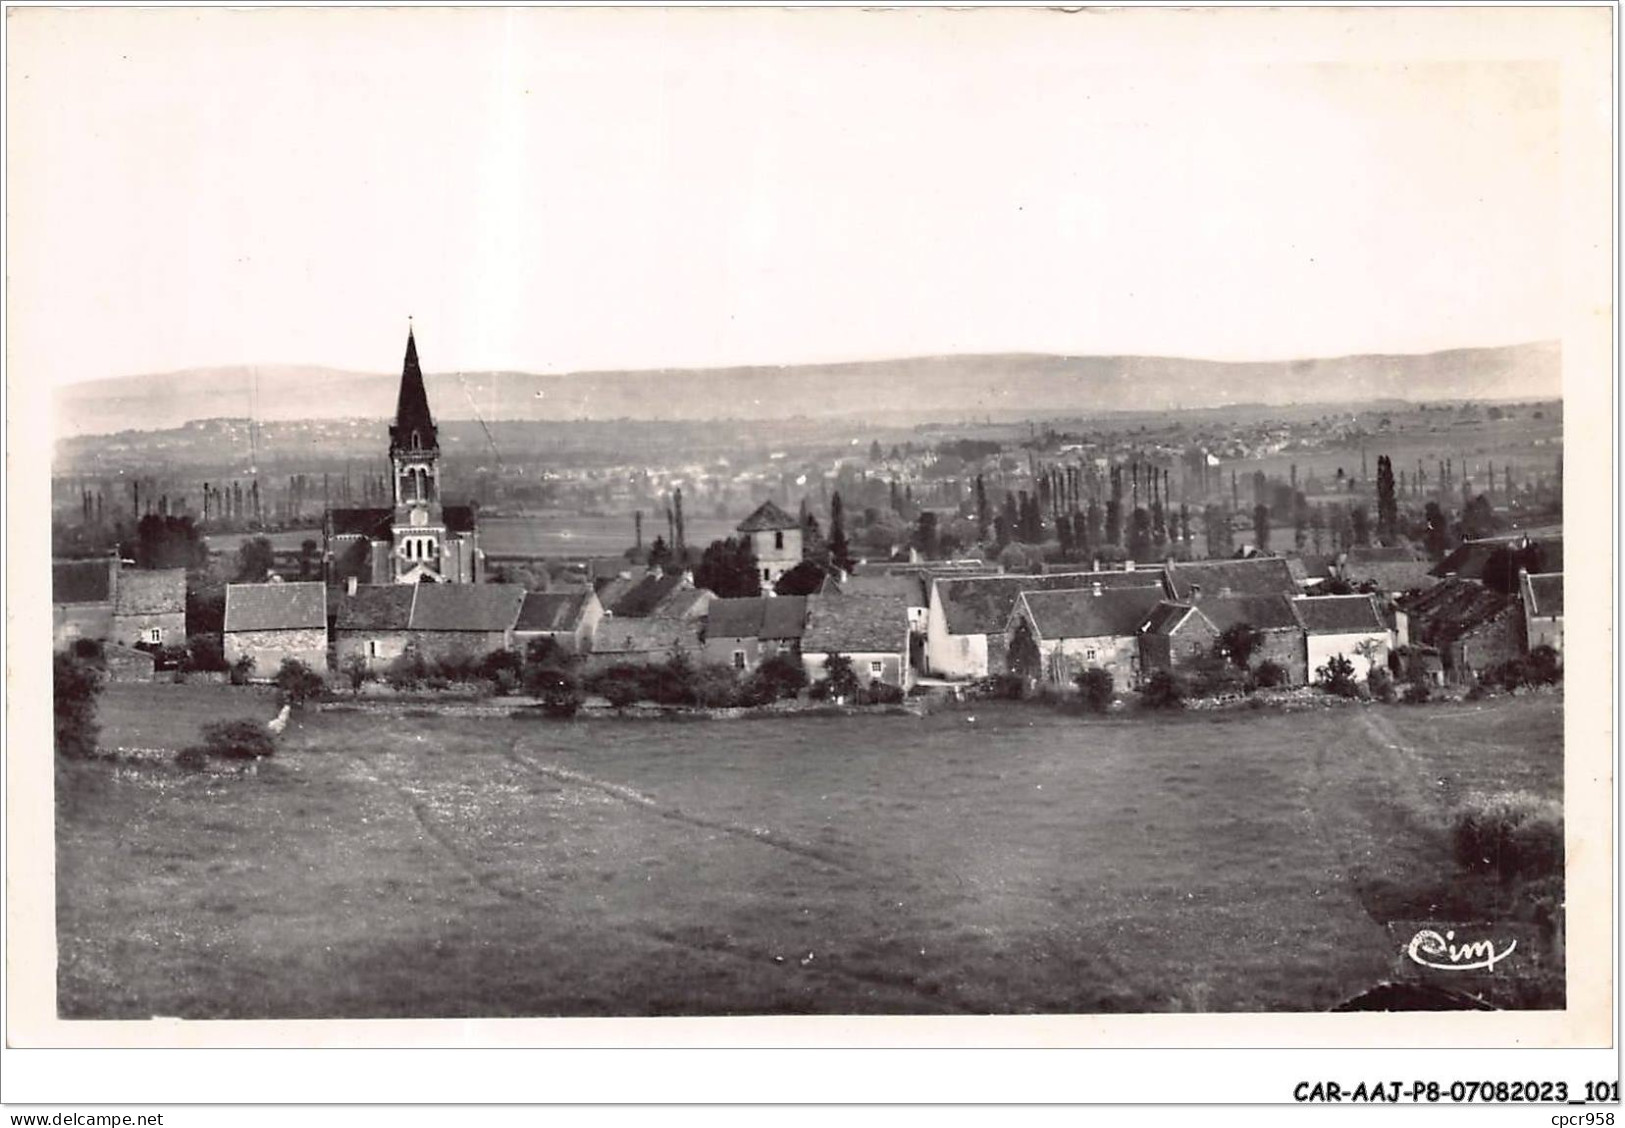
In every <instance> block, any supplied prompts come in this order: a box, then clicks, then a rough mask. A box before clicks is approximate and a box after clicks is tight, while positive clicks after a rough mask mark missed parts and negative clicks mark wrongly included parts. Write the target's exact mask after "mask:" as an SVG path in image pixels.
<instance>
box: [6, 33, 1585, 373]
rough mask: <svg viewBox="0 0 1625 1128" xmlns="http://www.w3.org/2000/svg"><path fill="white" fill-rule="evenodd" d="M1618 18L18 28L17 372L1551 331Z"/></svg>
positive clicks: (526, 363)
mask: <svg viewBox="0 0 1625 1128" xmlns="http://www.w3.org/2000/svg"><path fill="white" fill-rule="evenodd" d="M1597 17H1600V18H1601V20H1602V24H1603V35H1602V37H1601V38H1602V43H1603V46H1604V48H1606V21H1607V12H1606V11H1605V10H1602V9H1594V10H1592V11H1590V12H1585V11H1579V12H1576V11H1572V10H1571V11H1567V12H1564V11H1562V10H1545V11H1540V10H1523V11H1516V10H1505V9H1503V10H1489V9H1469V10H1456V11H1450V10H1438V9H1434V10H1418V9H1411V10H1405V9H1389V10H1362V11H1344V12H1337V11H1332V10H1318V11H1315V10H1307V11H1306V10H1289V11H1283V12H1268V11H1250V10H1228V11H1205V12H1177V11H1171V10H1138V11H1130V12H1126V13H1078V14H1065V13H1061V12H1046V11H980V12H962V13H954V12H945V11H926V10H911V11H901V12H889V13H874V12H862V11H859V10H856V9H849V10H840V11H834V10H819V11H798V12H780V11H773V10H756V11H737V10H735V11H728V10H714V11H700V10H692V9H689V10H672V11H661V10H654V9H645V10H634V11H608V10H597V11H561V10H555V11H518V10H461V11H424V10H418V11H411V10H396V11H386V10H372V11H345V10H326V11H314V10H309V11H298V10H280V11H271V12H259V13H231V12H222V11H214V12H199V11H186V10H182V9H169V10H160V11H153V12H140V11H130V10H107V9H103V10H89V11H81V12H67V11H46V10H38V9H36V10H20V11H13V12H11V13H10V14H9V25H10V72H9V82H10V93H11V98H12V100H11V106H10V115H11V118H10V121H9V123H8V124H9V126H10V141H9V148H8V152H9V176H10V188H11V210H10V217H9V218H10V227H9V232H10V238H11V255H10V262H9V264H8V268H9V270H10V274H11V283H12V288H11V298H10V300H11V313H12V317H13V319H12V323H11V328H10V334H11V336H10V342H9V345H10V350H11V354H10V359H11V361H12V371H13V372H14V373H28V374H29V375H30V377H31V378H33V379H37V380H41V381H44V382H46V383H61V382H68V381H77V380H84V379H92V378H99V377H107V376H115V375H124V374H129V373H135V372H148V371H162V370H169V369H177V368H183V367H191V366H199V365H212V364H239V363H276V362H286V363H313V364H324V365H333V366H337V367H345V368H356V369H362V370H368V371H388V370H391V369H392V368H395V367H396V366H398V364H399V356H400V351H401V344H402V339H403V337H404V333H405V327H406V319H407V316H408V315H409V314H410V315H415V317H416V324H417V329H418V336H419V342H420V345H421V347H422V350H423V355H424V363H425V366H426V367H427V368H429V369H431V370H446V369H449V368H463V369H475V368H508V369H521V370H529V371H565V370H571V369H582V368H624V367H654V366H668V365H673V366H675V365H717V364H736V363H781V362H797V361H807V360H834V359H848V358H866V357H884V356H897V355H905V354H915V353H948V352H986V351H1026V352H1076V353H1130V352H1132V353H1157V354H1177V355H1188V356H1202V357H1212V358H1219V359H1244V358H1280V357H1293V356H1307V355H1322V356H1324V355H1335V354H1342V353H1350V352H1366V351H1423V350H1430V349H1436V348H1447V347H1453V346H1462V345H1482V344H1500V343H1509V342H1515V341H1526V340H1534V339H1541V338H1552V337H1556V336H1559V335H1560V333H1561V330H1562V325H1561V311H1562V309H1563V302H1564V294H1565V289H1564V287H1565V284H1566V283H1565V279H1564V277H1563V270H1562V264H1563V257H1562V254H1561V248H1560V244H1561V243H1562V241H1563V239H1564V238H1565V231H1564V226H1563V224H1564V216H1565V210H1566V203H1565V195H1564V190H1565V189H1564V185H1565V177H1564V167H1565V165H1564V134H1563V121H1564V118H1563V116H1562V107H1563V99H1564V97H1565V93H1564V72H1563V70H1562V68H1561V67H1560V66H1559V65H1558V64H1557V63H1555V62H1554V61H1553V59H1554V57H1555V56H1556V55H1557V54H1558V53H1560V49H1566V48H1564V47H1563V45H1565V44H1568V43H1571V42H1572V41H1573V40H1574V39H1575V38H1576V32H1595V31H1596V27H1595V24H1596V22H1597ZM1554 44H1555V45H1556V46H1554ZM1597 112H1599V113H1602V114H1604V115H1606V113H1607V107H1606V106H1601V107H1599V109H1598V111H1597Z"/></svg>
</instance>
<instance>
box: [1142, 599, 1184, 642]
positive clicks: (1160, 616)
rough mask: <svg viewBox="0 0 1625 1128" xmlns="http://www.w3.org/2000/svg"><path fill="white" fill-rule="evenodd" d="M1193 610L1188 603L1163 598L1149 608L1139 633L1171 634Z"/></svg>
mask: <svg viewBox="0 0 1625 1128" xmlns="http://www.w3.org/2000/svg"><path fill="white" fill-rule="evenodd" d="M1194 610H1195V608H1193V607H1192V606H1191V605H1190V604H1189V603H1174V602H1172V601H1171V600H1166V599H1165V600H1163V601H1162V602H1160V603H1158V604H1157V605H1156V606H1155V607H1153V608H1152V609H1151V613H1150V614H1149V615H1147V616H1146V618H1145V622H1144V623H1142V624H1141V625H1140V633H1141V634H1173V633H1174V631H1176V630H1178V629H1179V625H1180V624H1181V623H1183V622H1184V621H1185V620H1186V618H1187V617H1189V615H1190V614H1191V612H1192V611H1194Z"/></svg>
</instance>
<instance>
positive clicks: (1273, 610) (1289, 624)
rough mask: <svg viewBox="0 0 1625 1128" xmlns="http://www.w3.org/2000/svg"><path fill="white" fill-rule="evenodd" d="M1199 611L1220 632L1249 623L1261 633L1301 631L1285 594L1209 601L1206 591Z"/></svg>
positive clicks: (1230, 596) (1236, 596) (1219, 598)
mask: <svg viewBox="0 0 1625 1128" xmlns="http://www.w3.org/2000/svg"><path fill="white" fill-rule="evenodd" d="M1196 609H1197V610H1198V611H1200V612H1201V613H1202V614H1203V615H1205V616H1206V617H1207V621H1208V622H1210V623H1212V624H1213V625H1214V626H1215V627H1217V628H1219V630H1221V631H1224V630H1228V629H1229V628H1231V627H1233V626H1235V625H1236V624H1237V623H1246V624H1247V625H1248V626H1250V627H1252V628H1253V629H1254V630H1258V631H1276V630H1285V629H1291V630H1296V629H1298V619H1297V616H1295V615H1293V614H1292V601H1291V600H1290V599H1289V598H1288V597H1287V596H1284V595H1221V596H1217V597H1215V598H1213V599H1209V598H1208V597H1207V594H1206V593H1205V592H1204V593H1203V594H1202V598H1201V600H1200V601H1199V602H1198V603H1197V604H1196Z"/></svg>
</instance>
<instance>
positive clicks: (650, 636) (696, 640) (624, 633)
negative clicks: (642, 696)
mask: <svg viewBox="0 0 1625 1128" xmlns="http://www.w3.org/2000/svg"><path fill="white" fill-rule="evenodd" d="M674 654H685V655H687V656H688V657H689V658H690V659H693V660H695V661H698V660H699V655H700V631H699V624H697V623H695V622H693V621H692V620H689V619H616V618H610V617H606V618H604V619H603V620H601V621H600V622H599V624H598V630H597V631H596V632H595V633H594V634H593V640H592V654H591V656H590V658H589V661H588V669H589V670H601V669H604V668H606V667H609V666H619V665H628V666H656V665H659V664H660V663H662V662H665V661H669V660H670V659H671V657H672V655H674Z"/></svg>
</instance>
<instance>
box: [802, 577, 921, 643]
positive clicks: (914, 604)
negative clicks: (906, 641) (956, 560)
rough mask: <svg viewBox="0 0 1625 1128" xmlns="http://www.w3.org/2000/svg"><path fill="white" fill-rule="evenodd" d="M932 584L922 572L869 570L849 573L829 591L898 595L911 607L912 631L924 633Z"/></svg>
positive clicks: (909, 612) (850, 593)
mask: <svg viewBox="0 0 1625 1128" xmlns="http://www.w3.org/2000/svg"><path fill="white" fill-rule="evenodd" d="M929 583H930V580H929V578H928V577H927V576H926V575H925V574H923V573H920V572H866V573H864V574H862V575H852V576H847V577H846V578H845V579H844V580H840V581H838V582H837V584H836V590H835V592H833V593H826V594H839V595H854V596H872V595H889V596H895V597H896V598H898V599H901V600H902V601H903V603H904V605H905V606H907V607H908V626H909V630H911V631H913V632H914V633H915V634H917V635H923V634H925V623H926V614H927V612H928V611H929V609H930V597H929V596H927V595H926V587H927V585H928V584H929Z"/></svg>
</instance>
